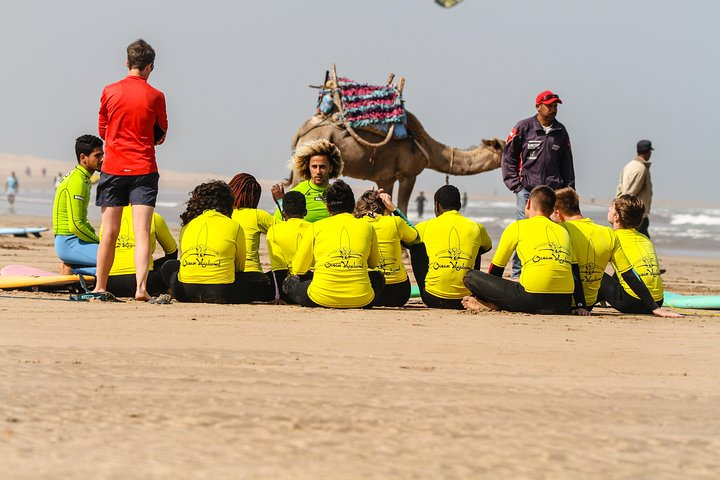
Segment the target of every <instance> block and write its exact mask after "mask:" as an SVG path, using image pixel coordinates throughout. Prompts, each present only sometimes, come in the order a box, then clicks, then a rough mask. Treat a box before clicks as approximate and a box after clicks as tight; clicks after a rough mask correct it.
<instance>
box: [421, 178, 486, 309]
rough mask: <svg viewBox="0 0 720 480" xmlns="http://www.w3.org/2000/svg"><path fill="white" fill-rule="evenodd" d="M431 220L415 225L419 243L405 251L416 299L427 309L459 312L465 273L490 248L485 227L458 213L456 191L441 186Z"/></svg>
mask: <svg viewBox="0 0 720 480" xmlns="http://www.w3.org/2000/svg"><path fill="white" fill-rule="evenodd" d="M434 201H435V206H434V209H435V217H436V218H433V219H431V220H427V221H425V222H421V223H418V224H417V227H416V228H417V231H418V233H419V234H420V239H421V240H422V242H423V243H420V244H417V245H413V246H411V247H410V248H409V250H410V260H411V262H412V267H413V273H414V274H415V280H416V281H417V284H418V287H419V288H420V296H421V298H422V301H423V303H424V304H425V305H427V306H428V307H430V308H448V309H456V310H462V308H463V305H462V299H463V297H466V296H468V295H469V294H470V291H469V290H468V289H467V288H465V285H463V277H465V273H466V272H467V271H469V270H472V269H473V268H480V256H481V255H482V254H483V253H485V252H488V251H489V250H490V249H491V248H492V240H491V239H490V236H489V235H488V234H487V231H486V230H485V227H484V226H483V225H482V224H480V223H477V222H473V221H472V220H470V219H468V218H465V217H463V216H462V214H461V213H460V212H459V210H460V208H461V206H462V203H461V200H460V191H459V190H458V189H457V187H455V186H453V185H443V186H442V187H440V188H439V189H438V190H437V191H436V192H435V197H434Z"/></svg>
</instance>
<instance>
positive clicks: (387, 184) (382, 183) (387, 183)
mask: <svg viewBox="0 0 720 480" xmlns="http://www.w3.org/2000/svg"><path fill="white" fill-rule="evenodd" d="M375 183H377V186H378V188H382V189H383V191H384V192H385V193H388V194H390V197H392V196H393V188H395V179H391V180H378V181H377V182H375Z"/></svg>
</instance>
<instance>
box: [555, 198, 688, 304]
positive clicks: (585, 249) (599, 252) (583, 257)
mask: <svg viewBox="0 0 720 480" xmlns="http://www.w3.org/2000/svg"><path fill="white" fill-rule="evenodd" d="M555 196H556V199H555V211H554V212H553V214H552V216H551V219H552V220H553V221H556V222H559V223H560V224H561V225H563V226H564V227H565V229H566V230H567V231H568V233H569V234H570V240H571V241H572V244H573V250H574V251H575V254H576V257H577V261H578V267H579V270H580V281H581V282H582V285H583V292H584V293H585V308H586V309H587V310H588V311H589V310H592V307H593V305H595V302H596V301H597V297H598V290H599V289H600V282H601V281H602V279H603V276H604V275H605V267H607V265H608V262H612V265H613V268H614V269H615V272H616V275H618V276H620V277H622V278H623V280H624V281H625V284H627V285H628V287H629V288H630V290H631V291H632V292H633V293H634V294H635V296H637V298H638V299H640V300H641V301H642V302H643V303H644V304H645V305H646V307H647V308H648V310H649V311H651V312H653V314H655V315H657V316H659V317H676V316H679V315H677V314H676V313H674V312H670V311H667V310H664V309H662V308H660V307H659V306H658V305H657V303H655V300H653V297H652V295H651V294H650V291H649V290H648V289H647V286H646V285H645V284H644V283H643V282H642V280H640V277H638V276H637V274H636V272H635V270H633V268H632V265H631V264H630V262H629V260H628V259H627V256H626V255H625V252H624V250H623V248H622V246H621V244H620V240H619V239H618V238H617V236H616V235H615V233H614V231H613V230H612V229H611V228H610V227H607V226H605V225H597V224H595V222H593V221H592V220H591V219H589V218H585V217H583V215H582V213H581V212H580V198H579V196H578V194H577V192H575V190H573V189H572V188H561V189H560V190H557V191H556V192H555Z"/></svg>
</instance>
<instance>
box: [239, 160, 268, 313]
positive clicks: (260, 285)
mask: <svg viewBox="0 0 720 480" xmlns="http://www.w3.org/2000/svg"><path fill="white" fill-rule="evenodd" d="M228 185H229V186H230V190H232V192H233V197H234V198H235V200H234V202H233V207H234V208H233V213H232V219H233V220H235V221H236V222H238V223H239V224H240V226H241V227H242V229H243V232H245V255H246V257H245V270H244V272H245V281H247V282H250V285H251V289H252V291H251V292H250V296H251V298H253V300H257V301H261V302H269V301H270V300H272V299H273V298H274V296H275V292H274V289H273V285H272V283H271V281H270V279H269V277H268V276H267V275H265V274H264V273H263V271H262V264H261V263H260V235H261V234H267V232H268V230H269V229H270V227H272V226H273V224H274V223H275V219H274V218H273V216H272V215H270V214H269V213H267V212H266V211H264V210H260V209H259V208H257V207H258V204H259V203H260V195H261V194H262V187H261V186H260V184H259V183H258V181H257V180H255V177H253V176H252V175H250V174H249V173H238V174H237V175H235V176H234V177H233V178H232V180H230V183H229V184H228Z"/></svg>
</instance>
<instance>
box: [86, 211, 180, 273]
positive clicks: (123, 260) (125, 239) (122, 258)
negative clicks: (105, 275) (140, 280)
mask: <svg viewBox="0 0 720 480" xmlns="http://www.w3.org/2000/svg"><path fill="white" fill-rule="evenodd" d="M100 236H101V237H102V229H101V230H100ZM156 242H157V243H159V244H160V246H161V247H162V249H163V252H165V254H168V253H173V252H174V251H175V250H177V243H176V242H175V239H174V238H173V236H172V234H171V233H170V229H169V228H168V226H167V223H165V220H164V219H163V218H162V217H161V216H160V215H159V214H158V213H154V214H153V217H152V220H151V222H150V260H149V261H150V270H152V269H153V259H152V254H153V252H154V251H155V244H156ZM132 273H135V232H134V231H133V226H132V207H131V206H126V207H124V208H123V211H122V218H121V220H120V234H119V235H118V239H117V242H116V243H115V260H114V261H113V265H112V268H111V269H110V275H128V274H132Z"/></svg>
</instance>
